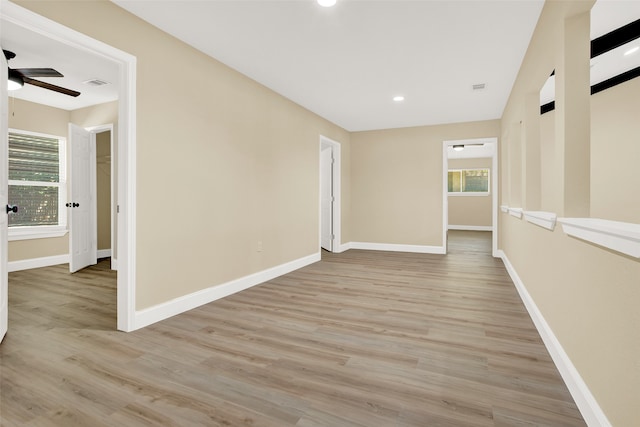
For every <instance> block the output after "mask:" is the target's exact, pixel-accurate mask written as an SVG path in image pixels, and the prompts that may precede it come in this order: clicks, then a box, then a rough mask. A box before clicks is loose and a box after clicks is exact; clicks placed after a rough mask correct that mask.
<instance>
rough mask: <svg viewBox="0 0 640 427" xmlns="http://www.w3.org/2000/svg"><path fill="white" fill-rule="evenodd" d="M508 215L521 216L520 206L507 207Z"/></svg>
mask: <svg viewBox="0 0 640 427" xmlns="http://www.w3.org/2000/svg"><path fill="white" fill-rule="evenodd" d="M509 215H511V216H515V217H516V218H522V208H509Z"/></svg>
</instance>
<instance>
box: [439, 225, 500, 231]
mask: <svg viewBox="0 0 640 427" xmlns="http://www.w3.org/2000/svg"><path fill="white" fill-rule="evenodd" d="M449 230H463V231H493V227H492V226H490V225H449Z"/></svg>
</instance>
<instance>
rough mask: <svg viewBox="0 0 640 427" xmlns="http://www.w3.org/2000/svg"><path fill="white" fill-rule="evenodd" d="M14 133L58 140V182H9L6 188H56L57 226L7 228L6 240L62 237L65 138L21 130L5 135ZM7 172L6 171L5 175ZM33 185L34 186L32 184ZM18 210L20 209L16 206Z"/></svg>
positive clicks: (13, 130)
mask: <svg viewBox="0 0 640 427" xmlns="http://www.w3.org/2000/svg"><path fill="white" fill-rule="evenodd" d="M9 133H15V134H20V135H27V136H35V137H41V138H52V139H57V140H58V171H59V175H58V176H59V180H58V182H42V184H39V183H38V181H19V180H9V181H8V186H11V185H22V186H47V187H58V225H20V226H13V227H7V231H8V240H9V241H15V240H30V239H46V238H51V237H62V236H64V235H65V234H67V232H68V226H67V225H68V224H67V208H66V206H65V203H66V200H67V138H66V137H64V136H60V135H51V134H46V133H41V132H32V131H26V130H22V129H14V128H9V129H8V130H7V134H9ZM8 173H9V171H8V170H7V174H8ZM34 183H35V184H34ZM18 208H20V207H19V206H18Z"/></svg>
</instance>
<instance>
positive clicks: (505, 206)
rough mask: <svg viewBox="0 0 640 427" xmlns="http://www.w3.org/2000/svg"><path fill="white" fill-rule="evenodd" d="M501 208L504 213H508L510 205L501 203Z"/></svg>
mask: <svg viewBox="0 0 640 427" xmlns="http://www.w3.org/2000/svg"><path fill="white" fill-rule="evenodd" d="M500 210H501V211H502V212H504V213H508V212H509V206H507V205H500Z"/></svg>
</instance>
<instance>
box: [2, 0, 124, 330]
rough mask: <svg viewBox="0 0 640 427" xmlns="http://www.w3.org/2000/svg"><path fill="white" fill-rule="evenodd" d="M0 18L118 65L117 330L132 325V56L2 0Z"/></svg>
mask: <svg viewBox="0 0 640 427" xmlns="http://www.w3.org/2000/svg"><path fill="white" fill-rule="evenodd" d="M0 6H1V8H2V13H1V14H0V15H1V16H2V18H1V19H2V20H6V21H8V22H12V23H14V24H16V25H19V26H21V27H24V28H26V29H28V30H29V31H33V32H35V33H38V34H41V35H43V36H45V37H47V38H50V39H52V40H56V41H59V42H61V43H64V44H66V45H68V46H72V47H74V48H76V49H80V50H84V51H86V52H89V53H91V54H94V55H97V56H101V57H104V58H107V59H109V60H111V61H114V62H116V63H117V64H118V65H119V68H120V75H119V83H120V90H119V94H118V141H117V142H118V156H119V159H118V197H119V200H118V204H119V206H120V214H121V215H120V218H119V221H118V248H117V249H118V258H119V260H120V262H119V272H118V273H119V274H118V285H117V288H118V290H117V294H118V296H117V298H118V305H117V307H118V308H117V311H118V325H117V327H118V329H119V330H122V331H131V330H133V325H134V323H133V322H134V316H135V295H136V258H135V254H136V57H135V56H133V55H131V54H129V53H126V52H124V51H122V50H120V49H117V48H115V47H113V46H110V45H108V44H106V43H103V42H101V41H99V40H96V39H93V38H91V37H89V36H87V35H85V34H82V33H80V32H78V31H75V30H72V29H71V28H68V27H65V26H64V25H62V24H59V23H57V22H55V21H52V20H50V19H48V18H45V17H43V16H40V15H38V14H36V13H34V12H32V11H30V10H28V9H25V8H23V7H20V6H18V5H16V4H14V3H11V2H9V1H6V0H1V1H0Z"/></svg>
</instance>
